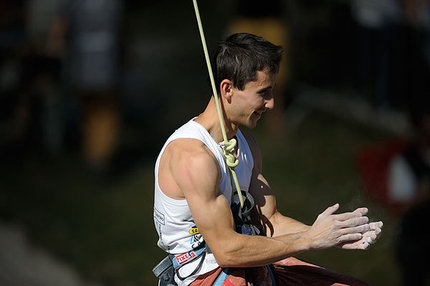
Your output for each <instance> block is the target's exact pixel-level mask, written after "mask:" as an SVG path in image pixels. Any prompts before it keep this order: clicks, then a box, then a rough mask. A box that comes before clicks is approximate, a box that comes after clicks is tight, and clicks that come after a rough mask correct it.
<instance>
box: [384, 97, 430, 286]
mask: <svg viewBox="0 0 430 286" xmlns="http://www.w3.org/2000/svg"><path fill="white" fill-rule="evenodd" d="M424 98H425V99H426V100H424V101H419V102H417V103H415V104H413V106H412V108H411V114H410V117H411V122H412V126H413V128H414V129H413V136H412V138H410V140H409V143H408V144H407V145H406V148H405V149H404V150H403V151H401V152H400V153H398V154H397V155H395V156H394V157H393V158H392V160H391V161H390V164H389V167H388V194H389V200H391V202H392V203H394V204H397V205H401V206H402V210H403V211H402V212H401V213H400V216H399V225H398V233H397V236H396V252H397V255H398V262H399V265H400V267H401V270H402V285H404V286H408V285H429V284H428V282H429V281H430V274H429V272H428V269H429V267H430V263H429V262H428V260H427V259H425V258H426V257H428V256H430V245H429V243H428V242H429V241H430V233H429V232H428V231H427V230H423V225H427V224H428V222H429V221H430V101H429V100H428V95H427V94H426V95H423V99H424ZM423 258H424V259H423ZM426 283H427V284H426Z"/></svg>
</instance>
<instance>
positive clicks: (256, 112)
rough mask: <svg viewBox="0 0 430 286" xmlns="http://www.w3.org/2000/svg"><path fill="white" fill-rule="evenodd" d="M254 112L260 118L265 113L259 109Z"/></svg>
mask: <svg viewBox="0 0 430 286" xmlns="http://www.w3.org/2000/svg"><path fill="white" fill-rule="evenodd" d="M254 114H255V115H256V116H257V117H258V118H260V117H261V115H262V114H263V112H261V111H260V112H259V111H254Z"/></svg>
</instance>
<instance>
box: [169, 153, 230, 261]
mask: <svg viewBox="0 0 430 286" xmlns="http://www.w3.org/2000/svg"><path fill="white" fill-rule="evenodd" d="M176 169H177V170H180V171H178V172H177V173H176V174H175V177H176V181H177V182H178V186H179V187H180V189H181V190H182V192H183V194H184V196H185V198H186V200H187V203H188V205H189V208H190V211H191V214H192V216H193V219H194V222H195V223H196V225H197V227H198V229H199V231H200V233H201V234H202V236H203V237H204V239H205V241H206V242H207V243H208V245H209V246H210V248H211V250H212V251H213V252H214V253H216V252H217V249H220V248H221V247H222V242H223V241H225V240H228V235H229V233H230V231H231V232H234V220H233V217H232V215H231V210H230V205H229V203H228V200H227V198H226V197H225V196H224V195H223V194H222V192H221V191H220V189H219V180H220V170H219V167H218V163H217V161H216V159H215V158H214V157H213V156H211V154H206V153H205V152H201V153H199V154H194V155H193V156H192V157H191V158H190V157H188V158H187V161H186V163H185V164H183V165H181V164H180V163H179V165H178V166H177V168H176Z"/></svg>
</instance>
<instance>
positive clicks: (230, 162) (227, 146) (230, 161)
mask: <svg viewBox="0 0 430 286" xmlns="http://www.w3.org/2000/svg"><path fill="white" fill-rule="evenodd" d="M193 4H194V11H195V13H196V18H197V25H198V27H199V32H200V39H201V41H202V45H203V52H204V54H205V59H206V65H207V67H208V72H209V78H210V82H211V86H212V92H213V95H214V99H215V104H216V108H217V112H218V118H219V123H220V126H221V131H222V136H223V140H224V141H223V142H222V144H221V148H222V150H223V154H224V157H225V159H226V163H227V166H228V169H229V170H230V174H231V178H232V180H233V182H234V186H235V188H236V191H237V194H238V196H239V201H240V206H241V207H243V206H244V201H243V196H242V192H241V191H240V186H239V182H238V180H237V175H236V171H235V168H236V166H237V165H238V164H239V160H238V159H237V158H236V156H234V147H235V146H236V144H237V142H236V139H234V138H232V139H231V140H228V138H227V133H226V131H225V123H224V118H223V116H222V111H221V106H220V104H219V99H218V93H217V90H216V87H215V81H214V77H213V72H212V66H211V63H210V59H209V53H208V49H207V46H206V40H205V35H204V32H203V26H202V21H201V18H200V12H199V8H198V6H197V0H193ZM233 193H234V191H233V192H232V194H233Z"/></svg>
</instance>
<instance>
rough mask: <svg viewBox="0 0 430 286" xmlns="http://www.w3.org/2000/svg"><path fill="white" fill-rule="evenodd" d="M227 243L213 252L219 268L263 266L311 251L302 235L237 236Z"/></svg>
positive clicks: (307, 240)
mask: <svg viewBox="0 0 430 286" xmlns="http://www.w3.org/2000/svg"><path fill="white" fill-rule="evenodd" d="M229 242H230V243H228V244H227V245H224V247H222V248H218V249H219V250H218V251H217V252H214V255H215V258H216V260H217V262H218V264H219V265H220V266H221V267H256V266H264V265H268V264H271V263H274V262H276V261H279V260H282V259H284V258H286V257H289V256H294V255H297V254H298V253H301V252H305V251H308V250H310V249H311V248H310V245H311V244H310V241H309V239H307V236H306V235H305V234H304V233H293V234H287V235H282V236H278V237H273V238H270V237H265V236H248V235H241V234H238V235H237V236H236V237H235V238H234V239H232V240H230V241H229Z"/></svg>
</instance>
